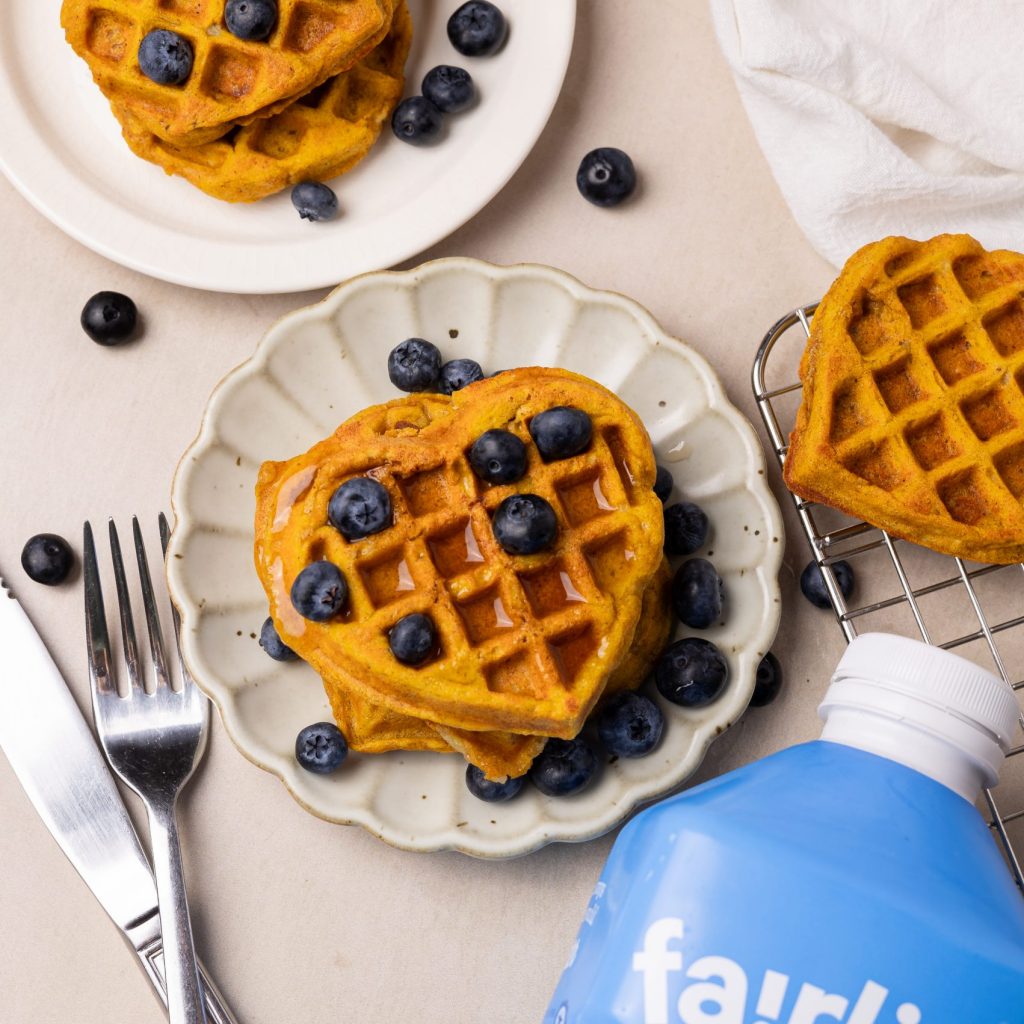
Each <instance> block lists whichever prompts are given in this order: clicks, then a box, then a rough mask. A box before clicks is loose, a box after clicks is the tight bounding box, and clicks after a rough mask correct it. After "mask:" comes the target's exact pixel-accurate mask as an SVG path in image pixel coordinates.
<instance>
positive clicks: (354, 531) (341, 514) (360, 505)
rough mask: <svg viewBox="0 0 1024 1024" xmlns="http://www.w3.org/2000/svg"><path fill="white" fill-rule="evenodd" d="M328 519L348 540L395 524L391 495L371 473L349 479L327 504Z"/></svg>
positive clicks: (358, 538)
mask: <svg viewBox="0 0 1024 1024" xmlns="http://www.w3.org/2000/svg"><path fill="white" fill-rule="evenodd" d="M327 521H328V522H329V523H330V524H331V526H333V527H334V528H335V529H336V530H338V531H339V532H340V533H341V535H342V536H343V537H344V538H345V539H346V540H360V539H361V538H363V537H369V536H370V534H371V533H380V531H381V530H386V529H387V528H388V527H389V526H390V525H391V495H389V494H388V492H387V488H385V487H384V485H383V484H381V483H378V482H377V481H376V480H372V479H371V478H370V477H368V476H356V477H353V478H352V479H351V480H346V481H345V482H344V483H343V484H342V485H341V486H340V487H339V488H338V489H337V490H336V491H335V492H334V493H333V494H332V495H331V500H330V501H329V502H328V504H327Z"/></svg>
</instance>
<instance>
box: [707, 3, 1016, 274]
mask: <svg viewBox="0 0 1024 1024" xmlns="http://www.w3.org/2000/svg"><path fill="white" fill-rule="evenodd" d="M711 11H712V15H713V17H714V23H715V31H716V32H717V34H718V39H719V42H720V44H721V46H722V49H723V51H724V52H725V56H726V59H727V60H728V62H729V64H730V66H731V68H732V70H733V73H734V75H735V76H736V81H737V84H738V86H739V91H740V96H741V97H742V99H743V103H744V106H745V107H746V110H747V114H748V116H749V117H750V120H751V122H752V124H753V126H754V131H755V133H756V135H757V138H758V141H759V142H760V145H761V148H762V149H763V150H764V154H765V156H766V157H767V158H768V163H769V164H770V165H771V168H772V172H773V173H774V175H775V178H776V180H777V181H778V184H779V187H780V188H781V190H782V194H783V196H784V197H785V199H786V202H787V203H789V206H790V208H791V209H792V211H793V215H794V217H795V218H796V220H797V222H798V223H799V224H800V226H801V228H803V230H804V232H805V233H806V234H807V237H808V238H809V239H810V241H811V243H812V244H813V245H814V247H815V248H816V249H817V250H818V252H820V253H821V254H822V255H823V256H824V257H825V258H826V259H828V260H829V261H830V262H832V263H834V264H836V265H837V266H838V265H840V264H842V263H843V262H845V260H846V258H847V257H848V256H849V255H850V254H851V253H852V252H853V251H854V250H855V249H857V248H858V247H859V246H861V245H863V244H865V243H867V242H871V241H874V240H876V239H878V238H883V237H885V236H886V235H894V234H899V235H908V236H910V237H911V238H918V239H924V238H929V237H931V236H932V235H937V234H941V233H942V232H944V231H966V232H968V233H969V234H972V235H974V236H975V238H977V239H978V240H979V241H980V242H981V243H982V244H983V245H985V246H986V247H987V248H1011V249H1017V250H1021V251H1024V45H1022V43H1024V3H1022V2H1021V0H711Z"/></svg>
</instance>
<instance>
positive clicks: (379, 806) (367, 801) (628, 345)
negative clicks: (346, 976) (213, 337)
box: [168, 259, 783, 857]
mask: <svg viewBox="0 0 1024 1024" xmlns="http://www.w3.org/2000/svg"><path fill="white" fill-rule="evenodd" d="M414 335H415V336H420V337H424V338H429V339H432V340H434V341H436V343H437V344H438V345H439V346H440V347H441V350H442V352H443V353H444V354H445V356H446V357H447V358H452V357H454V356H456V355H458V356H469V357H472V358H474V359H476V360H478V361H479V362H480V363H481V364H482V365H483V366H484V368H485V370H496V369H501V368H503V367H508V366H529V365H542V366H562V367H565V368H567V369H570V370H576V371H578V372H580V373H584V374H587V375H588V376H590V377H593V378H594V379H595V380H598V381H600V382H601V383H602V384H605V385H606V386H608V387H610V388H612V389H613V390H614V391H616V392H617V393H618V394H619V395H621V396H622V398H623V399H624V400H625V401H626V402H628V403H629V404H630V405H631V406H632V407H633V408H634V409H636V411H637V412H638V413H639V414H640V416H641V417H642V418H643V420H644V422H645V423H646V424H647V428H648V430H649V431H650V434H651V437H652V439H653V441H654V445H655V449H656V452H657V455H658V461H659V462H664V463H665V464H666V465H668V466H670V467H671V469H672V471H673V474H674V476H675V481H676V493H677V496H678V494H680V493H682V494H685V495H686V496H687V497H688V498H690V499H692V500H694V501H697V502H699V503H700V504H701V505H702V506H703V507H704V508H705V510H706V511H707V513H708V516H709V518H710V520H711V523H712V530H711V534H710V536H709V538H708V542H707V550H704V551H702V552H700V553H701V554H704V555H707V556H709V557H710V558H711V559H712V560H713V561H714V563H715V565H716V567H717V568H718V570H719V572H720V573H721V575H722V577H723V578H724V580H725V587H726V591H727V600H728V607H727V616H726V621H725V624H724V625H721V626H715V627H713V628H711V629H709V630H706V631H703V632H702V634H701V635H703V636H706V637H708V638H709V639H710V640H713V641H714V642H715V643H716V644H718V646H719V647H720V648H721V649H722V651H723V652H724V653H725V655H726V657H727V659H728V661H729V666H730V670H731V671H730V682H729V685H728V687H727V688H726V690H725V691H724V693H723V694H722V696H721V697H719V698H718V700H717V701H715V702H714V703H713V704H711V705H709V706H707V707H704V708H701V709H699V710H688V709H684V708H680V707H676V706H674V705H669V704H667V703H666V702H664V701H661V703H662V707H663V709H664V710H665V712H666V715H667V719H668V721H667V727H666V730H665V735H664V738H663V740H662V742H661V744H660V746H659V747H658V748H657V750H655V752H654V753H652V754H651V755H649V756H648V757H646V758H641V759H637V760H624V759H619V760H618V761H616V762H615V763H614V764H604V765H603V766H602V770H601V774H600V777H599V779H598V780H597V781H596V782H595V783H594V784H592V785H591V786H590V788H588V789H587V790H585V791H584V792H583V793H581V794H579V795H577V796H574V797H570V798H562V799H552V798H549V797H545V796H543V795H541V793H540V792H538V791H537V790H535V789H533V787H529V786H528V787H526V788H525V789H524V790H523V792H522V793H521V794H520V796H519V797H517V798H516V799H515V800H513V801H511V802H509V803H507V804H488V803H483V802H481V801H479V800H477V799H475V798H474V797H473V796H471V795H470V793H469V792H468V790H467V789H466V786H465V780H464V776H465V762H464V761H463V760H462V758H461V757H458V756H456V755H445V754H436V753H401V752H394V753H389V754H378V755H371V756H367V755H359V754H352V755H350V756H349V759H348V760H347V761H346V762H345V764H344V765H343V767H342V769H340V770H339V771H338V772H336V773H335V774H334V775H332V776H326V777H325V776H317V775H311V774H309V773H308V772H305V771H303V770H302V769H301V768H299V766H298V764H297V763H296V761H295V757H294V744H295V735H296V733H297V732H298V731H299V730H300V729H301V728H302V727H303V726H305V725H308V724H309V723H311V722H316V721H321V720H324V719H327V720H330V718H331V713H330V708H329V705H328V702H327V699H326V697H325V695H324V692H323V688H322V686H321V684H320V680H319V678H318V677H317V675H316V674H315V673H314V672H313V670H312V669H310V668H309V667H308V666H306V665H305V664H303V663H295V664H286V665H281V664H279V663H277V662H274V661H271V660H270V659H269V658H268V657H267V656H266V655H265V654H264V653H263V651H262V650H261V649H260V647H259V646H258V645H257V643H256V640H255V638H254V634H255V633H257V632H258V631H259V627H260V625H261V623H262V622H263V619H264V618H265V617H266V599H265V597H264V595H263V590H262V588H261V586H260V583H259V581H258V579H257V577H256V571H255V569H254V568H253V561H252V544H253V528H252V522H253V513H254V497H253V486H254V483H255V480H256V473H257V470H258V467H259V464H260V463H261V462H262V461H263V460H265V459H286V458H289V457H290V456H292V455H295V454H297V453H298V452H301V451H305V450H306V449H307V448H308V447H309V446H310V445H312V444H313V443H314V442H316V441H318V440H320V439H321V438H323V437H326V436H327V435H328V434H330V433H331V432H332V431H333V430H334V428H335V427H336V426H337V425H338V423H340V422H341V421H342V420H344V419H346V418H347V417H348V416H350V415H351V414H352V413H354V412H356V411H358V410H359V409H362V408H363V407H365V406H367V405H371V404H373V403H377V402H384V401H387V400H388V399H391V398H394V397H395V396H396V394H397V393H396V391H395V390H394V388H393V387H392V385H391V383H390V381H389V380H388V377H387V370H386V358H387V353H388V351H389V349H390V348H391V347H392V346H393V345H395V344H397V343H398V342H399V341H401V340H402V339H403V338H406V337H410V336H414ZM173 502H174V510H175V514H176V516H177V526H176V529H175V531H174V535H173V537H172V539H171V549H170V553H169V556H168V577H169V583H170V588H171V594H172V596H173V598H174V601H175V603H176V604H177V606H178V607H179V609H180V610H181V613H182V617H183V620H184V627H183V631H182V633H183V635H182V643H183V649H184V655H185V659H186V661H187V662H188V664H189V667H190V668H191V670H192V672H193V674H194V675H195V677H196V679H197V680H198V681H199V683H200V685H201V686H202V687H203V689H204V690H205V691H206V692H207V693H208V694H209V695H210V697H212V698H213V700H214V701H216V703H217V705H218V706H219V707H220V710H221V714H222V715H223V719H224V724H225V727H226V728H227V730H228V733H229V734H230V735H231V737H232V739H233V740H234V742H235V743H236V744H237V745H238V748H239V749H240V750H241V751H242V753H243V754H245V756H246V757H248V758H249V759H250V760H252V761H253V762H254V763H256V764H258V765H260V766H261V767H263V768H266V769H267V770H268V771H271V772H273V773H274V774H275V775H277V776H279V777H280V778H281V779H282V781H283V782H284V783H285V785H286V786H287V787H288V788H289V790H290V791H291V792H292V794H293V795H294V796H295V798H296V799H297V800H298V801H299V802H300V803H301V804H303V805H304V806H305V807H306V808H308V809H309V810H310V811H312V812H313V813H314V814H317V815H320V816H321V817H323V818H327V819H329V820H331V821H337V822H346V823H357V824H360V825H362V826H363V827H364V828H366V829H368V830H369V831H371V832H373V833H374V834H375V835H377V836H379V837H380V838H382V839H384V840H386V841H387V842H389V843H392V844H394V845H395V846H400V847H404V848H406V849H410V850H441V849H455V850H461V851H462V852H464V853H470V854H475V855H477V856H483V857H508V856H514V855H517V854H521V853H526V852H528V851H530V850H534V849H536V848H537V847H540V846H543V845H544V844H545V843H549V842H552V841H554V840H569V841H577V840H584V839H589V838H592V837H594V836H597V835H600V834H601V833H603V832H606V831H607V830H608V829H610V828H613V827H614V826H615V825H617V824H619V823H620V822H621V821H622V820H623V819H624V818H625V817H626V816H627V815H628V814H629V813H630V811H631V810H632V809H633V808H635V807H636V806H637V805H638V804H640V803H642V802H643V801H647V800H651V799H652V798H654V797H656V796H659V795H661V794H663V793H666V792H667V791H669V790H671V789H674V788H675V787H677V786H679V785H680V784H681V783H682V782H683V781H684V780H685V779H686V778H687V777H688V776H689V775H690V774H691V773H692V772H693V771H694V770H695V769H696V767H697V766H698V764H699V763H700V761H701V759H702V758H703V756H704V753H705V751H706V750H707V748H708V745H709V744H710V743H711V741H712V740H713V739H714V738H715V736H717V735H718V734H720V733H721V732H722V731H723V730H724V729H726V728H727V727H728V726H729V725H730V724H731V723H732V722H735V721H736V720H737V718H739V716H740V715H741V714H742V713H743V711H744V709H745V708H746V706H747V703H748V701H749V699H750V695H751V693H752V691H753V686H754V674H755V671H756V669H757V664H758V661H759V660H760V658H761V656H762V654H763V653H764V652H765V651H767V650H768V648H769V646H770V644H771V642H772V640H773V638H774V636H775V630H776V627H777V625H778V621H779V607H780V605H779V589H778V583H777V579H776V575H777V573H778V569H779V564H780V561H781V557H782V536H783V534H782V522H781V519H780V515H779V509H778V506H777V505H776V503H775V500H774V498H773V497H772V495H771V493H770V492H769V490H768V487H767V484H766V483H765V477H764V461H763V456H762V452H761V448H760V445H759V443H758V440H757V438H756V436H755V434H754V431H753V428H752V427H751V426H750V424H749V423H748V422H747V421H746V420H745V419H744V418H743V417H742V416H741V415H740V414H739V413H738V412H737V411H736V409H735V408H734V407H733V406H732V405H730V403H729V402H728V400H727V399H726V398H725V396H724V394H723V392H722V389H721V386H720V385H719V383H718V381H717V379H716V378H715V375H714V373H713V372H712V371H711V369H710V368H709V367H708V365H707V363H706V362H705V361H704V359H703V358H701V357H700V356H699V355H697V354H696V353H695V352H694V351H693V350H692V349H690V348H689V347H687V346H686V345H684V344H683V343H682V342H679V341H676V340H675V339H673V338H670V337H668V336H667V335H666V334H665V333H664V332H663V331H662V330H661V329H660V328H659V327H658V325H657V324H656V323H655V322H654V320H653V319H652V318H651V316H650V315H649V314H648V313H647V312H646V311H645V310H643V309H642V308H641V307H640V306H638V305H637V304H636V303H634V302H632V301H630V300H629V299H626V298H623V297H622V296H620V295H615V294H612V293H609V292H598V291H593V290H591V289H590V288H587V287H585V286H584V285H582V284H580V283H579V282H578V281H576V280H575V279H574V278H571V277H569V276H568V275H567V274H564V273H562V272H560V271H557V270H552V269H550V268H547V267H541V266H530V265H523V266H515V267H497V266H492V265H490V264H487V263H481V262H479V261H476V260H469V259H446V260H438V261H436V262H433V263H427V264H425V265H423V266H421V267H419V268H417V269H415V270H410V271H405V272H402V273H376V274H368V275H366V276H364V277H359V278H356V279H355V280H352V281H349V282H347V283H346V284H343V285H341V286H340V287H339V288H337V289H336V290H335V291H333V292H332V293H331V294H330V295H329V296H328V297H327V298H326V299H325V300H324V301H323V302H321V303H319V304H318V305H315V306H311V307H309V308H307V309H301V310H299V311H297V312H295V313H292V314H290V315H288V316H286V317H285V318H284V319H283V320H281V321H279V322H278V323H277V324H275V325H274V327H273V328H271V330H270V332H269V333H268V334H267V335H266V337H265V338H264V339H263V340H262V341H261V342H260V344H259V347H258V348H257V350H256V353H255V355H254V356H253V357H252V359H250V360H249V361H248V362H247V363H244V364H243V365H242V366H240V367H238V368H237V369H236V370H234V371H233V372H232V373H231V374H229V375H228V376H227V377H226V378H225V380H224V381H223V382H222V383H221V384H220V385H219V386H218V388H217V389H216V391H215V392H214V394H213V396H212V397H211V399H210V403H209V406H208V408H207V411H206V416H205V418H204V421H203V425H202V427H201V429H200V432H199V436H198V438H197V439H196V441H195V442H194V443H193V445H192V447H191V448H190V449H189V451H188V452H187V453H186V454H185V456H184V458H183V459H182V461H181V465H180V466H179V468H178V473H177V476H176V478H175V481H174V493H173ZM679 635H684V631H683V630H682V629H680V631H679ZM658 699H659V701H660V698H658Z"/></svg>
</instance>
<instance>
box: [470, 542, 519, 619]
mask: <svg viewBox="0 0 1024 1024" xmlns="http://www.w3.org/2000/svg"><path fill="white" fill-rule="evenodd" d="M465 537H466V561H467V562H482V561H483V560H484V556H483V554H481V552H480V545H479V544H478V543H477V541H476V534H475V533H474V532H473V524H472V523H466V534H465ZM510 625H511V623H510Z"/></svg>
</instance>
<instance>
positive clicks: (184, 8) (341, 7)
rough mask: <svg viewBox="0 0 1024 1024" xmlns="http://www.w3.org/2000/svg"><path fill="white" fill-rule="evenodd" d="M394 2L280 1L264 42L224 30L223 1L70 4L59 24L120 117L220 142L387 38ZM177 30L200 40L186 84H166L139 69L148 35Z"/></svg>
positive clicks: (170, 134)
mask: <svg viewBox="0 0 1024 1024" xmlns="http://www.w3.org/2000/svg"><path fill="white" fill-rule="evenodd" d="M393 3H394V0H279V3H278V11H279V15H278V22H277V27H276V28H275V29H274V31H273V33H272V34H271V36H270V38H269V39H267V40H265V41H260V42H256V41H247V40H244V39H238V38H236V37H235V36H233V35H232V34H231V33H230V32H228V30H227V28H226V27H225V26H224V18H223V14H224V2H223V0H64V2H63V5H62V7H61V24H62V25H63V26H64V32H65V34H66V36H67V40H68V42H69V43H70V44H71V46H72V47H73V49H74V50H75V52H76V53H77V54H78V55H79V56H80V57H81V58H82V59H83V60H85V62H86V63H87V64H88V65H89V69H90V70H91V71H92V76H93V78H94V80H95V81H96V84H97V85H98V86H99V87H100V89H102V90H103V93H104V95H105V96H106V97H107V99H109V100H110V101H111V106H112V107H114V108H115V113H118V114H119V115H120V119H121V120H122V122H123V121H124V120H125V119H126V118H127V116H129V115H130V116H131V117H132V118H133V119H134V120H135V121H136V122H137V123H138V124H139V125H140V126H141V127H143V128H145V129H146V130H148V131H149V132H151V133H152V134H154V135H158V136H160V138H163V139H166V140H167V141H168V142H172V143H175V144H176V145H198V144H200V143H202V142H208V141H210V140H211V139H215V138H218V137H219V136H221V135H223V134H224V133H225V132H227V131H228V129H229V128H231V127H232V126H233V125H236V124H247V123H249V122H250V121H252V120H254V119H255V118H258V117H266V116H268V115H269V114H272V113H276V112H277V110H279V109H281V108H282V107H284V106H286V105H287V104H288V103H290V102H291V101H292V100H293V99H294V98H295V97H297V96H301V95H304V94H305V93H307V92H309V90H310V89H313V88H315V87H316V86H318V85H320V83H321V82H324V81H326V80H327V79H328V78H330V77H331V76H332V75H336V74H339V73H340V72H342V71H344V70H345V69H346V68H349V67H351V66H352V65H353V64H354V63H355V62H356V61H358V60H360V59H361V58H362V57H363V56H365V55H366V54H367V53H369V51H370V50H372V49H373V48H374V47H375V46H376V45H377V44H378V43H379V42H380V41H381V40H382V39H383V38H384V36H385V34H386V33H387V30H388V27H389V25H390V20H391V15H392V13H393ZM156 28H161V29H169V30H170V31H172V32H177V33H178V34H179V35H181V36H183V37H184V38H185V39H187V40H188V41H189V43H190V44H191V45H192V50H193V53H194V55H195V60H194V63H193V66H192V72H191V74H190V75H189V77H188V79H187V80H186V81H185V82H184V83H183V84H181V85H158V84H157V83H156V82H153V81H151V80H150V79H149V78H147V77H146V76H145V75H144V74H143V73H142V71H141V70H140V68H139V62H138V50H139V44H140V42H141V41H142V38H143V36H145V35H146V33H148V32H150V31H151V30H153V29H156Z"/></svg>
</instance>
